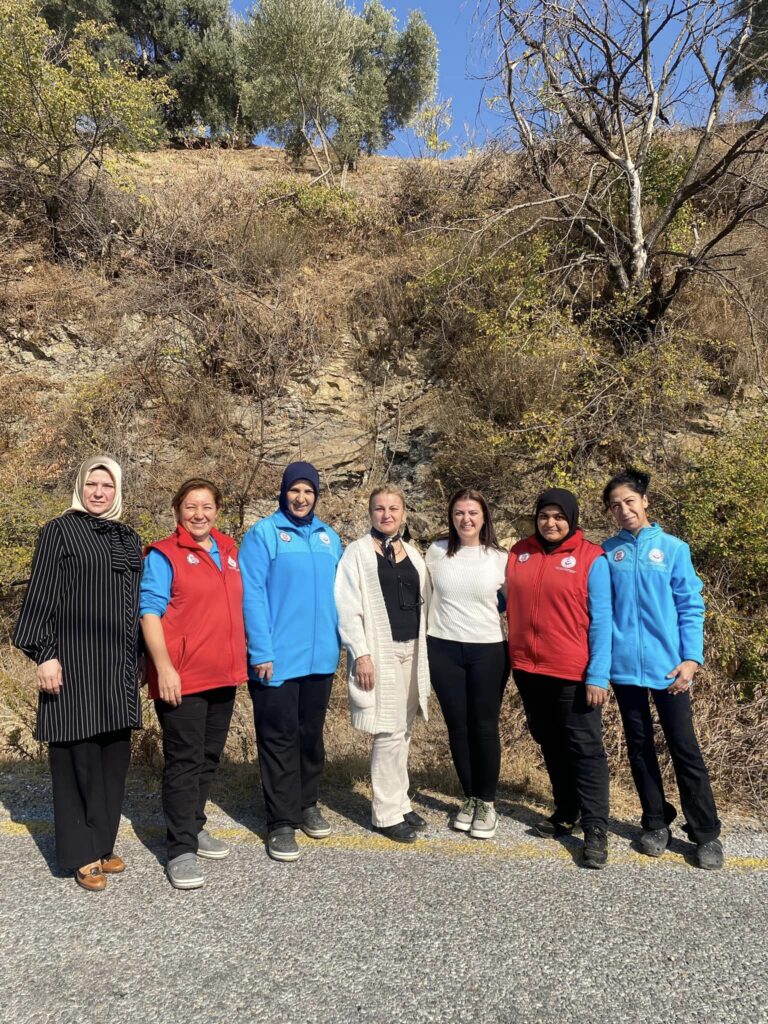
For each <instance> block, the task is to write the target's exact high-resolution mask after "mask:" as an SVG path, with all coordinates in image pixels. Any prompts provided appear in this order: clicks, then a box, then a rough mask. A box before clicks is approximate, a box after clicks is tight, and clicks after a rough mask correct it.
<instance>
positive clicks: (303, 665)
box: [239, 510, 341, 686]
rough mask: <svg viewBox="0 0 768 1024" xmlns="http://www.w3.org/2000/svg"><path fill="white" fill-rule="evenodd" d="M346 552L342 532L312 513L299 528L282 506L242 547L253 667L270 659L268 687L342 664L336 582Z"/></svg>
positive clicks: (252, 531)
mask: <svg viewBox="0 0 768 1024" xmlns="http://www.w3.org/2000/svg"><path fill="white" fill-rule="evenodd" d="M340 558H341V540H340V539H339V536H338V534H337V533H335V531H334V530H332V529H331V527H330V526H328V525H327V524H326V523H324V522H322V520H320V519H318V518H317V516H315V517H314V518H313V520H312V522H311V523H307V524H306V525H302V526H296V525H295V524H294V523H292V522H291V521H290V520H289V519H288V518H287V516H285V515H284V514H283V513H282V512H280V511H279V510H278V511H277V512H275V513H273V514H272V515H271V516H268V517H267V518H266V519H262V520H261V522H259V523H256V525H255V526H252V527H251V528H250V530H248V532H247V533H246V535H245V537H243V543H242V544H241V545H240V557H239V563H240V574H241V576H242V578H243V611H244V613H245V632H246V635H247V638H248V671H249V674H250V677H251V679H255V678H256V673H255V671H254V668H253V666H254V665H260V664H263V663H264V662H266V661H271V662H272V666H273V668H272V671H273V674H272V681H271V684H270V685H271V686H279V685H280V684H281V683H283V682H285V680H286V679H296V678H298V677H300V676H307V675H330V674H331V673H332V672H335V671H336V666H337V665H338V662H339V648H340V640H339V629H338V619H337V616H336V602H335V600H334V596H333V585H334V581H335V578H336V566H337V565H338V562H339V559H340Z"/></svg>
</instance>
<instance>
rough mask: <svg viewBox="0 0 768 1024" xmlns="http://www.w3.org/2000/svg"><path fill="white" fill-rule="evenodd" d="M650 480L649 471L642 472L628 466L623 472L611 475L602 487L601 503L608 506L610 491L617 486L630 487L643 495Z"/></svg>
mask: <svg viewBox="0 0 768 1024" xmlns="http://www.w3.org/2000/svg"><path fill="white" fill-rule="evenodd" d="M650 482H651V474H650V473H644V472H643V471H642V470H641V469H633V468H632V466H628V467H627V468H626V469H625V470H624V472H623V473H617V474H616V476H612V477H611V479H610V480H609V481H608V483H607V484H606V485H605V487H604V488H603V505H605V507H606V508H609V506H610V504H611V493H612V492H613V491H615V490H616V488H617V487H631V488H632V490H633V491H635V492H636V493H637V494H640V495H643V494H646V493H647V491H648V485H649V484H650Z"/></svg>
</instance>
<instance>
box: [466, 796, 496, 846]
mask: <svg viewBox="0 0 768 1024" xmlns="http://www.w3.org/2000/svg"><path fill="white" fill-rule="evenodd" d="M498 827H499V816H498V814H497V813H496V808H495V807H494V806H493V804H487V803H486V802H485V801H484V800H478V801H477V807H476V808H475V816H474V818H473V819H472V827H471V828H470V830H469V834H470V835H471V836H472V838H473V839H493V837H494V836H495V835H496V829H497V828H498Z"/></svg>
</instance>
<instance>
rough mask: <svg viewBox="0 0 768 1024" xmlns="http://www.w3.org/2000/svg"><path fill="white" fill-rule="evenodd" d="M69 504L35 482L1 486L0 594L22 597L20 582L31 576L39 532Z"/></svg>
mask: <svg viewBox="0 0 768 1024" xmlns="http://www.w3.org/2000/svg"><path fill="white" fill-rule="evenodd" d="M67 505H68V502H67V501H66V500H64V501H62V499H61V497H54V496H52V495H49V494H46V493H45V492H41V490H40V488H39V486H36V485H35V484H34V483H17V482H16V483H14V482H11V483H6V485H5V486H3V487H0V549H2V552H3V557H2V559H1V560H0V596H2V597H4V598H7V597H8V596H9V594H10V595H11V596H13V597H16V598H20V597H21V595H22V593H23V591H22V590H21V588H20V584H21V583H23V582H25V581H26V580H27V579H28V577H29V570H30V567H31V565H32V554H33V551H34V548H35V543H36V541H37V535H38V533H39V532H40V529H41V527H42V526H44V525H45V523H47V522H48V520H49V519H52V518H53V517H54V516H57V515H59V514H60V513H61V512H62V511H63V510H64V509H65V508H66V507H67ZM17 587H18V588H19V589H17ZM11 588H12V589H11Z"/></svg>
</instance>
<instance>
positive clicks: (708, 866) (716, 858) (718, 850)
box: [696, 839, 725, 871]
mask: <svg viewBox="0 0 768 1024" xmlns="http://www.w3.org/2000/svg"><path fill="white" fill-rule="evenodd" d="M724 859H725V858H724V855H723V844H722V843H721V842H720V840H719V839H710V840H709V842H708V843H699V844H698V846H697V847H696V863H697V864H698V865H699V867H700V868H704V870H705V871H717V870H718V869H719V868H721V867H722V866H723V861H724Z"/></svg>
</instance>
